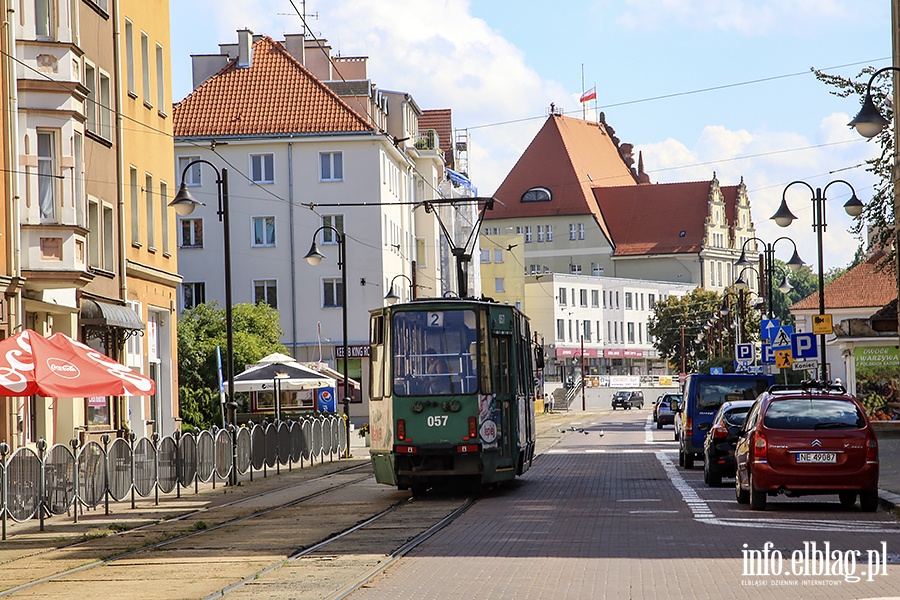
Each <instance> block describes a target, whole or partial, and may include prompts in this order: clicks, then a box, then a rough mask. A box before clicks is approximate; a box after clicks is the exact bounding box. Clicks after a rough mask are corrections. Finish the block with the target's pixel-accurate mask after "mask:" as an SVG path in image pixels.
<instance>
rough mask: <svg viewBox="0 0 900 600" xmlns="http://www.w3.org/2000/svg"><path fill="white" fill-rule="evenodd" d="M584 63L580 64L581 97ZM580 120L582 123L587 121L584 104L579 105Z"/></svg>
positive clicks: (582, 92) (582, 93)
mask: <svg viewBox="0 0 900 600" xmlns="http://www.w3.org/2000/svg"><path fill="white" fill-rule="evenodd" d="M584 91H585V90H584V63H581V95H582V96H583V95H584ZM581 119H582V120H583V121H587V108H585V106H584V102H582V103H581Z"/></svg>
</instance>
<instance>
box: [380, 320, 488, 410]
mask: <svg viewBox="0 0 900 600" xmlns="http://www.w3.org/2000/svg"><path fill="white" fill-rule="evenodd" d="M476 322H477V321H476V318H475V312H474V311H472V310H460V309H457V310H420V311H401V312H395V313H394V314H393V327H392V331H393V339H392V342H393V348H392V352H393V355H394V360H393V365H392V375H393V384H394V394H395V395H397V396H417V395H443V394H474V393H475V392H476V391H478V368H477V365H478V362H477V358H478V354H477V349H478V329H477V326H476Z"/></svg>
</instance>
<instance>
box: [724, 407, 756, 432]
mask: <svg viewBox="0 0 900 600" xmlns="http://www.w3.org/2000/svg"><path fill="white" fill-rule="evenodd" d="M748 412H750V407H749V406H740V407H738V408H732V409H731V410H729V411H727V412H726V413H725V414H724V415H722V420H723V421H724V422H725V424H726V425H728V426H729V427H740V426H741V425H743V424H744V420H745V419H746V418H747V413H748Z"/></svg>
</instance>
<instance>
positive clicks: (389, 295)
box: [384, 273, 416, 304]
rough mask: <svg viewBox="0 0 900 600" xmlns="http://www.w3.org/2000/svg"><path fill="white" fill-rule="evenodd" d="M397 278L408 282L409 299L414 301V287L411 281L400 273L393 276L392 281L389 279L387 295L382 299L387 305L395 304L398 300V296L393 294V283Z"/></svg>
mask: <svg viewBox="0 0 900 600" xmlns="http://www.w3.org/2000/svg"><path fill="white" fill-rule="evenodd" d="M398 277H402V278H403V279H405V280H407V281H408V282H409V297H410V299H412V300H415V299H416V297H415V296H416V287H415V286H414V285H413V282H412V279H410V278H409V277H407V276H406V275H404V274H403V273H400V274H399V275H394V277H393V279H391V283H390V285H388V288H389V289H388V293H387V294H385V295H384V299H385V300H386V301H387V303H388V304H396V303H397V302H398V301H399V300H400V296H398V295H397V294H396V293H394V282H395V281H397V278H398Z"/></svg>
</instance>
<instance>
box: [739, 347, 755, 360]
mask: <svg viewBox="0 0 900 600" xmlns="http://www.w3.org/2000/svg"><path fill="white" fill-rule="evenodd" d="M735 359H736V360H737V361H739V362H740V361H750V362H752V361H753V360H755V359H756V352H754V348H753V344H738V345H737V356H735Z"/></svg>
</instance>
